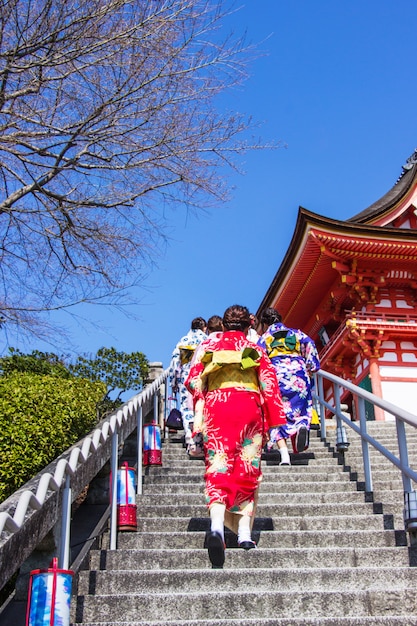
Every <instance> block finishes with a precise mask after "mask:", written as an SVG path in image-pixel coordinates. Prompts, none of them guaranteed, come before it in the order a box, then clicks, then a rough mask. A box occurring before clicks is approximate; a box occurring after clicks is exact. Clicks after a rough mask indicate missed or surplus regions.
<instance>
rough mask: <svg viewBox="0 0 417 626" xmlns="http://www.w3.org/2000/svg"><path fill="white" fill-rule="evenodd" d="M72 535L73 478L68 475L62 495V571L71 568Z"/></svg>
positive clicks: (60, 554)
mask: <svg viewBox="0 0 417 626" xmlns="http://www.w3.org/2000/svg"><path fill="white" fill-rule="evenodd" d="M70 533H71V478H70V475H69V474H68V473H67V475H66V477H65V486H64V490H63V493H62V520H61V537H60V545H59V558H58V566H59V568H60V569H68V568H69V559H70Z"/></svg>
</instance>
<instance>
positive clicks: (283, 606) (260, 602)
mask: <svg viewBox="0 0 417 626" xmlns="http://www.w3.org/2000/svg"><path fill="white" fill-rule="evenodd" d="M377 572H378V570H377V569H375V572H374V573H375V577H377ZM207 573H208V572H207V571H206V572H205V574H207ZM223 573H225V570H214V574H215V575H216V576H217V586H216V585H214V587H213V588H212V590H211V591H210V592H204V596H203V597H204V601H203V599H202V595H201V591H202V589H201V588H200V589H199V590H198V591H197V592H196V593H191V592H190V591H189V590H181V591H179V590H178V586H177V583H176V580H175V576H174V575H172V574H171V575H170V573H169V572H166V573H165V574H163V575H164V576H165V578H166V579H167V581H169V582H170V587H169V589H170V591H169V592H168V593H167V592H164V593H158V592H156V591H154V592H153V593H144V594H141V593H134V594H130V595H129V594H124V593H120V592H119V590H118V593H116V594H114V595H107V596H101V597H100V599H99V601H98V600H97V598H96V597H95V596H94V595H85V596H79V597H78V599H77V606H76V611H75V613H76V619H75V621H76V622H77V623H80V622H81V623H84V624H89V625H90V626H91V623H92V622H100V621H101V622H103V621H104V622H106V621H108V618H109V616H110V615H111V616H112V620H111V623H112V624H113V625H115V624H117V622H121V623H126V622H129V621H130V622H135V621H137V619H138V617H139V616H140V619H141V623H143V621H146V620H150V621H151V620H154V621H155V617H156V616H159V617H157V618H156V621H155V623H156V624H158V623H159V624H164V623H168V624H169V623H171V624H180V623H182V620H184V619H185V620H198V619H200V618H201V617H203V616H204V619H205V620H208V621H213V620H223V619H224V617H225V616H226V615H233V616H234V618H235V619H239V618H240V619H242V620H244V619H253V620H259V619H269V620H270V619H271V616H273V615H276V614H279V617H280V619H284V618H297V619H299V618H300V617H301V616H303V617H308V618H310V619H311V618H312V617H316V618H318V617H320V616H329V615H331V616H332V617H333V619H334V618H339V617H343V618H346V617H350V618H356V619H357V618H358V617H362V616H364V617H365V616H368V615H373V616H377V615H383V616H384V617H386V616H390V615H392V616H395V617H398V616H404V617H405V618H409V616H410V615H412V614H413V612H414V614H415V587H414V586H411V587H409V588H406V589H403V590H400V589H395V590H394V591H393V592H392V593H387V589H386V588H385V589H374V590H371V591H368V590H360V591H354V590H352V589H350V590H343V591H339V590H329V589H321V590H320V591H310V590H309V589H308V586H309V580H308V572H305V575H306V578H305V579H304V583H303V584H304V589H303V590H294V591H292V592H291V593H287V591H282V592H279V591H260V590H258V589H257V590H253V587H254V585H257V582H258V578H256V579H255V580H254V578H253V577H252V579H251V582H252V587H251V590H248V591H245V593H244V594H242V593H241V592H240V590H236V591H224V590H223V582H224V580H225V577H224V576H222V574H223ZM219 574H220V576H219ZM227 575H229V572H228V571H226V576H227ZM329 582H331V580H330V581H329ZM284 623H285V622H284ZM319 623H320V622H319ZM414 624H415V622H414Z"/></svg>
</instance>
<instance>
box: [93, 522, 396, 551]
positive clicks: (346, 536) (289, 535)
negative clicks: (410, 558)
mask: <svg viewBox="0 0 417 626" xmlns="http://www.w3.org/2000/svg"><path fill="white" fill-rule="evenodd" d="M202 521H203V520H202ZM378 521H379V524H378V528H376V529H367V528H365V529H361V528H359V529H344V528H342V529H340V530H331V529H326V530H305V529H303V530H289V529H287V528H282V529H281V530H267V531H263V530H258V525H257V524H256V523H255V525H254V529H255V530H254V531H253V537H254V539H255V540H256V541H257V544H258V546H260V547H261V548H268V549H270V550H276V549H288V548H294V549H298V548H303V549H304V551H305V552H307V551H310V550H314V549H316V548H323V547H325V548H328V549H329V550H330V549H333V548H358V549H363V548H369V549H372V548H392V547H395V546H407V539H406V535H405V532H404V531H400V530H382V531H381V523H380V520H378ZM205 527H206V529H207V530H208V528H209V524H208V523H205ZM204 537H205V530H200V531H187V530H185V531H177V532H172V531H166V532H162V531H148V532H138V533H130V532H129V533H119V537H118V547H119V550H117V551H111V552H109V553H108V558H111V557H112V556H116V555H117V553H118V552H119V551H120V550H144V549H146V550H150V549H153V550H161V549H166V548H167V546H170V548H171V549H172V550H180V549H183V548H190V549H191V548H201V547H202V545H203V544H204ZM226 543H227V544H228V545H229V543H230V544H233V545H235V544H236V537H235V535H233V533H228V532H227V531H226ZM238 552H239V554H240V551H238ZM399 552H401V550H399ZM93 554H95V553H93ZM99 554H100V555H101V551H100V552H99ZM385 554H386V553H385ZM206 556H207V555H206ZM239 558H240V557H239Z"/></svg>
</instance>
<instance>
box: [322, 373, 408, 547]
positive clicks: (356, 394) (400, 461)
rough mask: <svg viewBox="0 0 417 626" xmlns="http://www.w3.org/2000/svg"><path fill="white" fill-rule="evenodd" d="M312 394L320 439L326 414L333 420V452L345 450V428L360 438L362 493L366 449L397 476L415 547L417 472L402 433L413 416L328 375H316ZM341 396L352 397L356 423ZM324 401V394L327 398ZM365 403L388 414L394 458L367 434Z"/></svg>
mask: <svg viewBox="0 0 417 626" xmlns="http://www.w3.org/2000/svg"><path fill="white" fill-rule="evenodd" d="M314 376H315V380H316V385H315V392H314V393H313V397H314V399H315V401H316V402H317V403H318V407H319V415H320V427H321V435H322V438H323V439H325V438H326V411H328V412H330V414H331V415H334V416H335V417H336V448H337V449H338V450H339V451H340V452H344V451H346V450H347V447H348V446H349V442H348V440H347V435H346V428H345V427H346V426H347V427H348V428H351V429H352V430H354V431H355V432H356V433H357V434H358V435H359V436H360V437H361V444H362V462H363V471H364V476H365V490H366V491H368V492H371V491H373V484H372V468H371V460H370V454H369V445H371V446H373V447H374V448H375V449H376V450H377V451H378V452H380V453H381V454H382V455H383V456H384V457H385V458H387V459H388V460H389V461H390V462H391V463H392V464H393V465H394V466H395V467H397V468H398V469H399V470H400V472H401V477H402V484H403V490H404V524H405V529H406V531H407V532H408V533H409V535H410V541H411V543H412V544H413V545H416V544H417V494H416V491H415V490H414V489H413V485H412V483H413V482H417V472H416V471H415V470H414V469H413V468H412V467H411V466H410V463H409V458H408V447H407V439H406V432H405V425H406V424H408V425H409V426H411V427H412V428H417V415H414V414H412V413H409V412H408V411H405V410H404V409H401V408H400V407H397V406H395V405H394V404H392V403H391V402H388V401H386V400H383V399H382V398H378V397H377V396H375V395H374V394H372V393H370V392H369V391H366V390H365V389H361V388H360V387H357V386H356V385H354V384H353V383H351V382H349V381H346V380H344V379H343V378H340V377H339V376H336V375H334V374H331V373H330V372H326V371H323V370H319V371H318V372H316V374H315V375H314ZM324 381H327V383H330V384H331V386H332V388H333V394H332V397H333V399H334V406H333V405H332V404H330V403H329V402H328V401H326V399H325V398H326V396H325V391H324V387H325V383H324ZM345 392H348V393H349V394H351V395H352V398H353V399H354V401H355V402H356V405H357V408H358V417H359V420H358V421H355V422H354V421H352V420H351V419H350V418H349V416H348V415H347V414H346V413H345V412H344V411H343V405H342V404H341V397H342V396H343V395H344V393H345ZM327 397H328V394H327ZM365 402H369V403H371V404H372V405H374V406H378V407H380V408H381V409H383V410H384V411H385V412H387V413H389V414H391V415H392V416H393V417H394V419H395V424H396V433H397V442H398V451H399V454H398V456H396V455H395V454H393V453H392V452H391V451H390V450H388V449H387V448H386V447H385V446H383V445H382V444H381V443H380V442H378V441H377V440H376V439H375V438H374V437H372V436H371V435H370V434H369V433H368V432H367V420H366V411H365Z"/></svg>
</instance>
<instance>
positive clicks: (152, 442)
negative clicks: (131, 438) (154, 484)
mask: <svg viewBox="0 0 417 626" xmlns="http://www.w3.org/2000/svg"><path fill="white" fill-rule="evenodd" d="M143 464H144V465H162V445H161V429H160V427H159V426H158V425H157V424H145V426H144V427H143Z"/></svg>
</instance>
